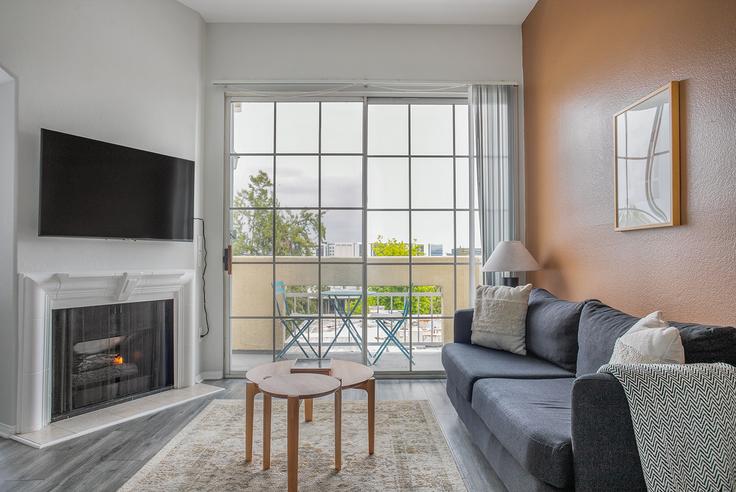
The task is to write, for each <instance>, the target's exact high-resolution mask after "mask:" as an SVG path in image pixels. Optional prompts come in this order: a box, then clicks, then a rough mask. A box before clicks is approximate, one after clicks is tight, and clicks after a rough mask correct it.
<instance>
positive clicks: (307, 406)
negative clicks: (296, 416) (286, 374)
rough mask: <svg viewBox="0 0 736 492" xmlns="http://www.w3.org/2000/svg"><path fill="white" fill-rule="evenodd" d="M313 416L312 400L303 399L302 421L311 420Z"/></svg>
mask: <svg viewBox="0 0 736 492" xmlns="http://www.w3.org/2000/svg"><path fill="white" fill-rule="evenodd" d="M313 416H314V400H312V399H311V398H307V399H306V400H304V422H311V421H312V417H313Z"/></svg>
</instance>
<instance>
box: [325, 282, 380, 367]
mask: <svg viewBox="0 0 736 492" xmlns="http://www.w3.org/2000/svg"><path fill="white" fill-rule="evenodd" d="M366 295H368V296H372V295H376V293H375V292H366ZM322 297H324V298H327V299H329V300H330V303H331V304H332V306H333V308H334V309H335V314H337V316H338V317H339V318H340V320H341V321H342V324H341V325H340V329H339V330H337V331H336V332H335V337H334V338H333V339H332V342H330V345H329V346H328V347H327V350H325V353H324V356H323V357H327V354H329V353H330V350H332V346H333V345H335V342H336V341H337V337H338V336H340V333H342V330H343V329H345V328H347V330H348V334H349V336H350V338H352V339H353V340H355V343H356V344H357V345H358V348H360V349H361V350H363V337H362V336H361V334H360V332H358V328H357V327H356V326H355V324H354V323H353V320H352V316H353V314H355V310H356V309H358V306H359V305H360V300H361V299H362V298H363V291H362V290H347V289H333V290H325V291H322ZM350 299H357V300H358V302H355V303H353V305H352V307H350V308H349V309H348V307H347V305H348V303H347V301H348V300H350ZM366 350H368V348H367V346H366ZM368 355H369V356H370V355H371V354H370V352H368Z"/></svg>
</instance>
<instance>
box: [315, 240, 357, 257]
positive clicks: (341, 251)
mask: <svg viewBox="0 0 736 492" xmlns="http://www.w3.org/2000/svg"><path fill="white" fill-rule="evenodd" d="M322 256H336V257H338V258H360V257H362V256H363V244H362V243H322Z"/></svg>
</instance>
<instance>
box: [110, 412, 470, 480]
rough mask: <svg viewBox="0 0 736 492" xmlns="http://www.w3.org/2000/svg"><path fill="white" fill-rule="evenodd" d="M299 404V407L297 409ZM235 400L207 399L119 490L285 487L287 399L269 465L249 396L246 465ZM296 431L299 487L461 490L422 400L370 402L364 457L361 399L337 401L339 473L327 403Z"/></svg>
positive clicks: (277, 415) (275, 419) (276, 416)
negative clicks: (251, 421)
mask: <svg viewBox="0 0 736 492" xmlns="http://www.w3.org/2000/svg"><path fill="white" fill-rule="evenodd" d="M303 406H304V405H302V408H303ZM244 414H245V405H244V404H243V401H241V400H213V401H212V402H211V403H210V404H209V405H208V406H207V407H206V408H205V409H204V410H203V411H202V412H201V413H200V414H199V415H198V416H197V417H195V418H194V419H193V420H192V421H191V422H190V423H189V424H188V425H187V426H186V427H185V428H184V429H182V431H181V432H179V434H177V435H176V436H175V437H174V438H173V439H172V440H171V441H170V442H169V443H168V444H167V445H166V446H165V447H164V448H163V449H162V450H161V451H159V453H158V454H157V455H156V456H154V457H153V458H152V459H151V460H150V461H149V462H148V463H147V464H146V465H144V466H143V468H141V469H140V470H139V471H138V473H136V474H135V476H133V478H131V479H130V480H129V481H128V482H127V483H126V484H125V485H124V486H123V487H122V488H121V489H120V490H122V491H146V490H151V491H154V490H155V491H169V490H177V491H178V490H217V491H229V490H253V491H262V490H263V491H266V490H286V478H287V473H286V470H287V469H286V465H287V459H286V403H285V400H275V399H274V401H273V412H272V431H271V432H272V433H271V442H272V444H271V469H270V470H266V471H263V470H261V465H262V459H261V458H262V456H261V452H262V449H263V447H262V440H261V439H262V426H261V421H262V415H263V412H262V407H261V402H260V400H259V401H256V411H255V425H254V434H255V436H254V443H253V461H252V462H251V463H247V464H246V463H245V456H244V446H245V444H244V438H243V432H244V430H243V429H244ZM303 415H304V412H303V410H302V422H301V424H300V428H299V489H300V490H303V491H320V492H327V491H341V492H344V491H394V490H397V491H435V490H438V491H440V490H441V491H465V490H466V487H465V485H464V483H463V480H462V477H461V475H460V472H459V471H458V468H457V465H456V464H455V461H454V460H453V457H452V454H451V452H450V449H449V448H448V445H447V442H446V441H445V438H444V436H443V435H442V430H441V429H440V427H439V424H438V423H437V420H436V418H435V416H434V414H433V413H432V408H431V406H430V404H429V402H428V401H422V400H416V401H378V402H376V442H375V453H374V454H373V456H370V455H368V431H367V426H368V423H367V413H366V402H365V401H343V427H342V443H343V444H342V452H343V461H342V470H341V471H340V472H336V471H335V469H334V420H333V415H334V406H333V402H332V401H331V400H329V399H324V400H317V401H315V402H314V420H313V421H312V422H304V421H303Z"/></svg>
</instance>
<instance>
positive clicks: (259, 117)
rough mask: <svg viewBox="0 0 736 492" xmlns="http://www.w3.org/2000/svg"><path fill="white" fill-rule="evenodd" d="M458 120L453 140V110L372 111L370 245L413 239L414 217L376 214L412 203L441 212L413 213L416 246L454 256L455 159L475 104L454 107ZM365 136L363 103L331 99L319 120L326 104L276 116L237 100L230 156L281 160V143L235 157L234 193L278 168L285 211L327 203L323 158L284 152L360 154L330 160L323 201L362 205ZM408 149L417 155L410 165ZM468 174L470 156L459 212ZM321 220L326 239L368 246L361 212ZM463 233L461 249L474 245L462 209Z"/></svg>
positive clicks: (290, 107) (288, 107) (294, 107)
mask: <svg viewBox="0 0 736 492" xmlns="http://www.w3.org/2000/svg"><path fill="white" fill-rule="evenodd" d="M274 113H275V119H276V124H275V125H274ZM410 118H411V128H410V126H409V120H410ZM454 118H455V128H454V132H455V135H454V139H453V106H452V105H451V104H442V105H413V106H412V107H411V111H410V110H409V107H408V106H407V105H406V104H375V105H374V104H371V105H369V107H368V125H367V126H368V128H367V134H368V139H367V142H368V156H369V157H368V162H367V166H368V169H367V201H368V203H367V206H368V209H369V211H368V217H367V229H368V242H369V243H370V242H373V241H375V240H376V239H377V237H378V236H379V235H380V236H382V237H383V238H384V239H388V238H395V239H398V240H400V241H408V240H409V239H410V238H409V216H410V212H408V211H406V210H403V211H396V210H392V211H385V210H381V211H371V209H400V208H404V209H405V208H408V207H409V202H410V200H411V206H412V208H418V209H422V208H424V209H426V208H431V209H442V210H433V211H426V210H425V211H421V210H415V211H412V212H411V227H412V236H413V238H412V239H415V240H416V241H417V243H420V244H425V245H426V244H428V243H432V244H438V243H439V244H442V245H443V251H444V253H445V254H450V253H451V252H452V248H453V247H454V238H453V236H454V227H453V212H452V209H453V159H452V155H453V151H454V152H455V155H456V156H458V155H466V154H467V148H468V146H467V121H468V116H467V106H465V105H456V106H455V115H454ZM320 120H321V121H320ZM274 130H275V137H276V138H275V139H274ZM362 134H363V103H362V102H323V103H322V109H321V118H320V106H319V104H318V103H304V102H298V103H293V102H286V103H277V105H276V108H275V111H274V103H270V102H265V103H262V102H255V103H253V102H247V103H245V102H244V103H239V106H237V105H236V106H235V107H234V111H233V137H232V151H233V152H234V153H263V154H273V153H274V145H275V148H276V154H277V155H276V156H275V157H274V156H273V155H262V156H260V155H258V156H253V155H248V156H238V157H233V158H232V159H233V162H234V163H236V164H237V165H236V166H234V167H235V170H234V172H233V180H232V182H233V192H234V193H237V191H238V190H240V189H243V188H244V187H246V186H247V184H248V181H249V177H250V176H251V175H252V174H254V173H256V172H258V171H260V170H262V171H265V172H266V173H267V174H268V175H269V176H270V178H271V180H273V179H274V164H275V168H276V176H275V181H276V199H277V201H278V202H279V205H280V206H283V207H298V208H301V207H317V206H319V200H320V182H319V181H320V177H319V165H320V164H319V158H318V157H317V156H316V155H278V154H283V153H292V154H317V153H319V152H320V151H321V152H322V153H323V154H324V153H335V154H336V153H341V154H359V155H338V156H326V155H323V156H322V162H321V166H322V177H321V181H322V182H321V200H322V206H323V207H361V206H362V186H363V183H362ZM320 135H321V138H320ZM274 140H275V142H274ZM453 142H454V149H453ZM409 146H411V153H412V155H413V156H415V157H413V158H412V159H411V164H410V162H409V161H410V160H409V158H408V153H409ZM421 156H424V157H421ZM410 165H411V173H410V169H409V168H410ZM468 172H469V170H468V159H467V158H466V157H460V158H456V160H455V181H456V186H455V188H456V191H455V197H454V199H455V200H457V203H458V205H457V207H458V208H467V207H468V205H467V204H468V187H469V183H468ZM410 174H411V178H410ZM410 181H411V186H410ZM410 190H411V191H410ZM410 195H411V196H410ZM323 223H324V225H325V228H326V232H327V238H326V240H327V242H362V213H361V211H360V210H328V211H325V214H324V217H323ZM476 224H477V222H476ZM457 233H458V234H457V237H458V240H457V244H458V247H467V246H468V243H469V239H468V212H458V218H457ZM476 234H477V232H476Z"/></svg>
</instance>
